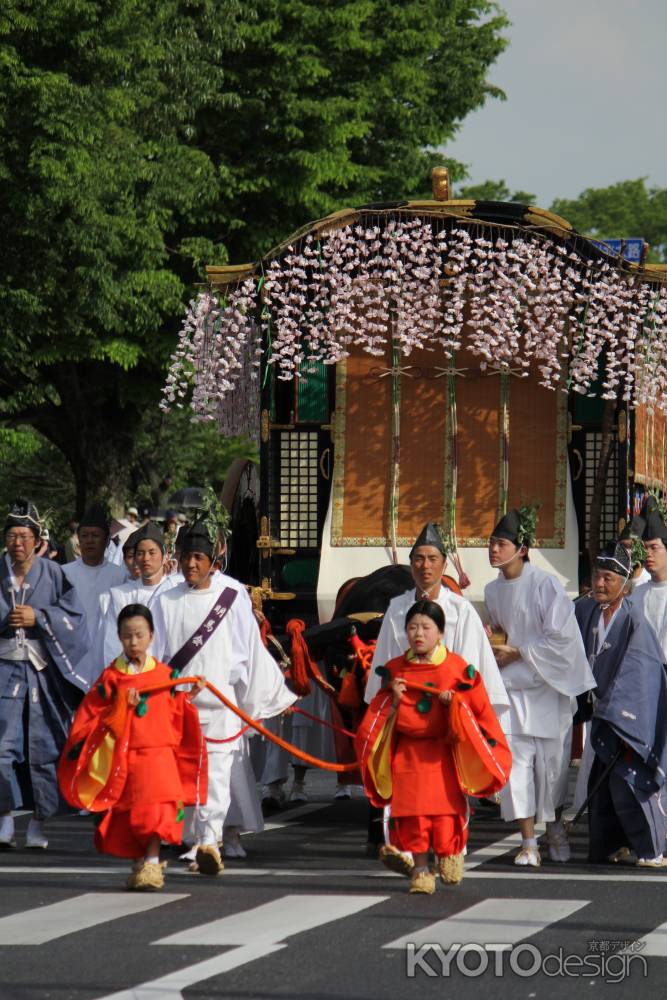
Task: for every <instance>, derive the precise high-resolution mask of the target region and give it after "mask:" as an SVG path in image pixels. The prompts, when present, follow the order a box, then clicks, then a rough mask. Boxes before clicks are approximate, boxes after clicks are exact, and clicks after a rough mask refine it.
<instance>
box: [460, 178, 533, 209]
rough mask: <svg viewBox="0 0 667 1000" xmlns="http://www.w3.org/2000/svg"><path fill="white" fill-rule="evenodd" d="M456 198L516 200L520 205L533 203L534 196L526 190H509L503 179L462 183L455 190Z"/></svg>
mask: <svg viewBox="0 0 667 1000" xmlns="http://www.w3.org/2000/svg"><path fill="white" fill-rule="evenodd" d="M456 197H457V198H474V199H475V200H476V201H516V202H518V203H519V204H520V205H534V204H535V201H536V198H535V195H534V194H529V193H528V191H521V190H519V191H510V189H509V187H508V186H507V184H506V183H505V181H484V182H483V183H482V184H464V185H463V186H462V187H459V188H458V189H457V191H456Z"/></svg>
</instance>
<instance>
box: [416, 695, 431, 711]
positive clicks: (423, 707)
mask: <svg viewBox="0 0 667 1000" xmlns="http://www.w3.org/2000/svg"><path fill="white" fill-rule="evenodd" d="M432 707H433V702H432V701H431V698H430V697H429V696H428V695H427V694H426V695H424V697H423V698H420V699H419V701H418V702H417V704H416V706H415V708H416V709H417V711H418V712H419V714H420V715H426V713H427V712H430V711H431V708H432Z"/></svg>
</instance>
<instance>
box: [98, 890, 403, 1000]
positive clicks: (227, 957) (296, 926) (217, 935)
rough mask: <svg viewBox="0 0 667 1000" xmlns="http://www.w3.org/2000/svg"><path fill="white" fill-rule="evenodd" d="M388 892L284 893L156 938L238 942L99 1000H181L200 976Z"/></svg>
mask: <svg viewBox="0 0 667 1000" xmlns="http://www.w3.org/2000/svg"><path fill="white" fill-rule="evenodd" d="M388 898H389V897H388V896H358V895H345V896H328V895H323V894H319V895H317V896H298V895H290V896H282V897H281V898H280V899H274V900H273V901H272V902H271V903H264V904H263V905H262V906H256V907H254V908H253V909H252V910H244V911H242V912H241V913H233V914H230V915H229V916H227V917H222V918H221V919H220V920H213V921H211V922H210V923H208V924H202V925H201V926H199V927H192V928H190V929H189V930H187V931H181V932H180V933H178V934H170V935H169V936H168V937H165V938H161V939H160V940H159V941H156V942H154V943H155V944H160V945H181V946H182V945H209V946H211V945H218V946H219V947H224V946H225V945H237V947H236V948H234V949H233V950H232V951H227V952H225V953H224V954H222V955H216V956H215V957H214V958H208V959H205V960H204V961H203V962H197V963H196V964H195V965H189V966H187V967H186V968H184V969H179V970H178V971H176V972H172V973H169V974H168V975H166V976H162V977H161V978H160V979H154V980H151V981H150V982H146V983H141V984H140V985H139V986H134V987H132V988H131V989H129V990H121V991H120V992H118V993H112V994H109V995H108V996H106V997H103V998H102V1000H183V993H182V991H183V990H185V989H187V988H188V987H190V986H194V985H195V983H199V982H201V981H202V980H205V979H210V978H211V977H212V976H219V975H221V974H222V973H224V972H229V970H230V969H236V968H238V966H240V965H246V964H247V963H248V962H254V961H255V960H256V959H258V958H263V957H265V956H266V955H271V954H273V953H274V952H276V951H280V950H281V949H282V948H285V947H287V945H285V944H284V943H282V942H284V941H285V939H286V938H289V937H292V935H294V934H300V933H302V932H303V931H307V930H311V929H312V928H314V927H320V926H321V925H322V924H328V923H331V921H332V920H341V919H342V918H343V917H350V916H352V915H353V914H355V913H359V912H360V911H361V910H366V909H368V907H369V906H374V905H375V904H376V903H382V902H384V901H385V900H386V899H388Z"/></svg>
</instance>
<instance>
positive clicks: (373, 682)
mask: <svg viewBox="0 0 667 1000" xmlns="http://www.w3.org/2000/svg"><path fill="white" fill-rule="evenodd" d="M416 600H417V592H416V590H409V591H408V592H407V593H406V594H399V596H398V597H394V599H393V600H392V601H390V603H389V607H388V608H387V610H386V612H385V616H384V619H383V621H382V626H381V628H380V634H379V635H378V640H377V645H376V647H375V653H374V654H373V664H372V668H371V673H370V676H369V678H368V683H367V685H366V693H365V696H364V697H365V699H366V701H367V702H369V703H370V702H371V701H372V699H373V698H374V697H375V695H376V694H377V692H378V691H379V690H380V687H381V686H382V681H381V679H380V677H378V675H377V674H376V673H375V668H376V667H378V666H384V665H385V663H388V662H389V660H393V659H394V658H395V657H397V656H402V655H403V653H404V652H405V651H406V650H407V648H408V640H407V636H406V634H405V616H406V614H407V613H408V611H409V610H410V608H411V607H412V605H413V604H414V603H415V601H416ZM434 600H435V602H436V604H439V605H440V607H441V608H442V610H443V611H444V613H445V634H444V643H445V646H446V647H447V649H449V650H451V651H452V652H453V653H458V655H459V656H462V657H463V658H464V660H467V661H468V663H472V664H473V665H474V666H475V667H477V669H478V670H479V672H480V674H481V675H482V680H483V681H484V684H485V686H486V691H487V694H488V696H489V701H490V702H491V704H492V705H493V708H494V710H495V713H496V715H497V716H498V719H499V721H500V723H501V725H502V726H503V729H504V728H505V718H504V717H505V716H506V714H507V708H508V704H509V699H508V697H507V692H506V691H505V687H504V685H503V681H502V679H501V675H500V671H499V669H498V664H497V663H496V658H495V656H494V655H493V651H492V649H491V644H490V643H489V640H488V637H487V635H486V632H485V631H484V626H483V625H482V620H481V618H480V617H479V615H478V614H477V612H476V611H475V609H474V607H473V606H472V604H471V603H470V601H468V600H466V598H465V597H460V596H459V595H458V594H454V593H452V591H451V590H449V589H448V588H447V587H444V586H441V587H440V593H439V594H438V596H437V597H436V598H434Z"/></svg>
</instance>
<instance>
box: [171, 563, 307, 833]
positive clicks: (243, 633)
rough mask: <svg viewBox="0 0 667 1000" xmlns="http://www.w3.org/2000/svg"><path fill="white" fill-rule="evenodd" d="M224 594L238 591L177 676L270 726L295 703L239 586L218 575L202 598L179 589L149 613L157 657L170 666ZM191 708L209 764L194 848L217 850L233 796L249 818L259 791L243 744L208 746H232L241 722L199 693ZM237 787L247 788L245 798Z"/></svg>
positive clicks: (184, 585)
mask: <svg viewBox="0 0 667 1000" xmlns="http://www.w3.org/2000/svg"><path fill="white" fill-rule="evenodd" d="M226 587H230V588H232V589H233V590H236V591H237V596H236V599H235V601H234V603H233V604H232V606H231V608H230V609H229V611H228V612H227V614H226V616H225V618H224V619H223V620H222V621H221V623H220V624H219V625H218V627H217V628H216V629H215V631H214V632H213V633H212V634H211V636H210V638H209V639H208V641H207V642H206V643H205V644H204V645H203V646H202V647H201V648H200V649H198V650H197V652H196V653H195V655H194V656H193V657H192V659H191V660H190V662H189V663H188V664H187V665H186V666H185V667H184V669H183V670H182V672H181V673H182V676H184V677H186V676H195V675H201V676H204V677H206V679H207V680H209V681H210V682H211V683H212V684H214V685H215V687H217V688H218V689H219V690H220V691H221V692H222V694H224V695H226V697H227V698H228V699H229V701H231V702H233V703H234V704H236V705H239V706H240V707H241V708H243V709H244V710H245V711H246V712H247V713H248V714H249V715H250V716H251V717H252V718H254V719H269V718H272V717H273V716H275V715H279V714H280V713H281V712H283V711H284V710H285V709H286V708H288V707H289V706H290V705H291V704H293V702H294V701H296V695H295V694H293V693H292V692H291V691H289V689H288V688H287V687H286V685H285V680H284V678H283V675H282V673H281V671H280V668H279V667H278V664H277V663H276V662H275V660H274V659H273V658H272V656H271V655H270V653H269V652H268V651H267V650H266V648H265V647H264V644H263V643H262V639H261V636H260V633H259V627H258V625H257V621H256V620H255V616H254V615H253V612H252V604H251V601H250V598H249V596H248V592H247V591H246V589H245V587H243V586H242V585H241V584H240V583H238V581H237V580H233V579H232V578H231V577H228V576H224V575H223V574H220V576H219V577H217V576H216V579H215V580H212V581H211V583H210V585H209V587H208V588H206V589H205V590H194V589H192V588H190V586H189V585H188V584H187V583H181V584H178V585H177V586H176V587H173V588H172V589H171V590H167V591H166V592H165V593H163V594H161V596H160V597H159V599H158V601H157V603H156V606H155V610H154V618H155V624H156V630H155V640H154V646H155V655H156V656H157V657H158V659H160V660H162V661H163V662H165V663H168V662H169V660H170V658H171V657H172V656H173V655H174V653H176V652H177V651H178V650H179V649H180V648H181V646H183V644H184V643H185V642H186V641H187V640H188V639H189V638H190V637H191V636H192V635H193V633H194V632H196V631H197V629H198V628H199V626H200V625H201V624H202V622H203V621H204V620H205V619H206V617H207V616H208V615H209V614H210V612H211V611H212V609H213V607H214V606H215V603H216V601H217V599H218V597H219V596H220V594H221V592H222V591H223V590H224V589H225V588H226ZM194 704H195V705H196V706H197V709H198V711H199V721H200V723H201V727H202V731H203V733H204V736H205V737H206V739H207V745H206V748H207V751H208V764H209V768H208V777H209V782H208V801H207V803H206V805H205V806H201V805H200V806H197V808H196V810H195V822H194V834H195V839H196V841H197V843H200V844H216V843H218V842H220V840H221V839H222V835H223V832H222V831H223V827H224V823H225V820H226V819H227V814H228V812H229V810H230V807H231V800H232V795H234V796H235V799H236V800H237V802H236V804H237V807H238V812H240V813H241V814H243V813H244V812H245V814H246V815H248V811H249V806H248V802H244V801H243V800H244V799H246V797H254V798H255V799H256V798H257V790H256V788H255V786H254V780H253V776H252V771H251V769H250V768H249V767H247V766H245V761H244V760H241V761H240V760H238V757H239V754H241V756H244V755H245V757H247V748H246V742H245V741H244V740H242V739H240V738H238V739H232V740H230V741H229V742H226V743H216V742H209V741H211V740H229V738H230V737H233V736H235V735H236V734H237V733H239V732H240V730H241V729H242V728H243V722H242V720H241V719H239V717H238V716H237V715H235V714H234V712H232V711H231V710H229V709H227V708H225V707H224V706H223V705H222V703H221V702H220V701H219V699H218V698H216V696H215V695H214V694H212V692H210V691H208V690H206V689H204V690H203V691H200V692H199V694H198V695H197V697H196V699H195V702H194ZM235 761H236V768H235V767H234V764H235ZM239 764H241V765H242V766H240V767H239ZM233 772H234V773H233ZM239 783H241V784H244V785H245V787H244V788H243V789H242V790H241V789H239V787H238V786H239ZM253 812H254V818H253V826H257V825H258V822H259V819H258V817H259V813H258V811H257V809H253Z"/></svg>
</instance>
